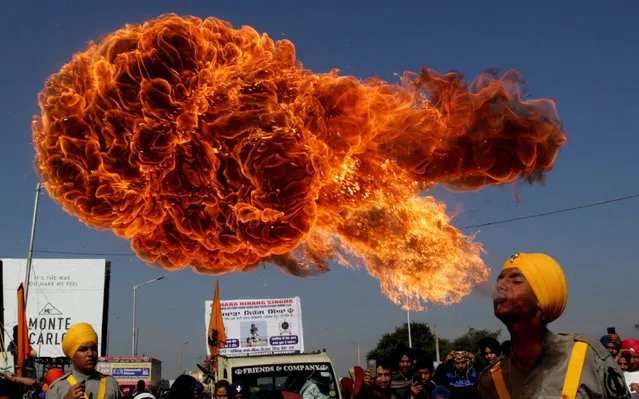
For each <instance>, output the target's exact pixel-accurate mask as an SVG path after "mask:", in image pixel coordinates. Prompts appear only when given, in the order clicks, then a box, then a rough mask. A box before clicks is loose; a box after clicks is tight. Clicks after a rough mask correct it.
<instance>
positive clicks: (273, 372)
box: [231, 363, 339, 399]
mask: <svg viewBox="0 0 639 399" xmlns="http://www.w3.org/2000/svg"><path fill="white" fill-rule="evenodd" d="M231 372H232V374H233V382H234V383H241V384H242V385H243V386H244V388H245V389H246V390H247V391H248V392H245V393H244V399H337V398H338V395H339V394H338V391H339V390H338V386H337V381H335V375H334V373H333V368H332V367H331V364H330V363H294V364H268V365H263V366H259V365H256V366H247V367H236V368H233V369H232V370H231Z"/></svg>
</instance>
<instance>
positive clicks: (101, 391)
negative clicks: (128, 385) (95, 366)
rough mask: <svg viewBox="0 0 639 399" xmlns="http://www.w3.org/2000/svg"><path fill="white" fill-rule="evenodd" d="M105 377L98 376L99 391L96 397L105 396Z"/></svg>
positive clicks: (100, 398)
mask: <svg viewBox="0 0 639 399" xmlns="http://www.w3.org/2000/svg"><path fill="white" fill-rule="evenodd" d="M106 384H107V379H106V377H102V378H100V391H99V392H98V399H104V398H105V396H106Z"/></svg>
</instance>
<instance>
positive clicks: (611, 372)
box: [478, 253, 630, 399]
mask: <svg viewBox="0 0 639 399" xmlns="http://www.w3.org/2000/svg"><path fill="white" fill-rule="evenodd" d="M567 300H568V284H567V282H566V277H565V275H564V272H563V270H562V269H561V266H560V265H559V263H557V262H556V261H555V260H554V259H553V258H551V257H550V256H548V255H544V254H523V253H520V254H515V255H513V256H511V257H510V258H509V259H508V260H507V261H506V263H505V264H504V266H503V267H502V269H501V273H500V274H499V277H498V278H497V287H496V288H495V293H494V297H493V306H494V311H495V316H496V317H497V318H498V319H499V320H501V321H502V322H503V323H504V324H505V325H506V328H508V331H509V332H510V338H511V342H510V348H509V349H508V350H507V351H506V352H505V353H504V354H503V355H502V357H501V358H500V359H499V361H498V362H497V363H496V364H495V365H493V366H491V367H490V368H488V369H487V370H485V371H484V372H483V373H482V375H481V376H480V380H479V384H478V393H479V397H481V398H495V399H510V398H513V399H514V398H531V399H534V398H562V399H568V398H576V397H580V398H630V393H629V392H628V390H627V388H626V386H625V384H624V379H623V375H622V373H621V371H620V370H619V368H618V366H617V363H616V362H615V361H614V359H613V358H612V357H611V356H610V353H608V351H607V350H606V349H605V348H604V347H603V346H602V345H601V344H600V343H599V342H598V341H595V340H591V339H589V338H587V337H584V336H580V335H575V334H554V333H552V332H550V331H549V330H548V328H547V326H548V324H549V323H551V322H553V321H555V320H556V319H557V318H559V317H560V316H561V314H562V313H563V312H564V309H565V308H566V302H567Z"/></svg>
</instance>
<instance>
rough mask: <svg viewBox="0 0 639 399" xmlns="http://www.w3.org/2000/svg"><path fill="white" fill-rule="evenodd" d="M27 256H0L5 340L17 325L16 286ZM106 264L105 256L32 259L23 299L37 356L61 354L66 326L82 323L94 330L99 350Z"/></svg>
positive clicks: (103, 329) (103, 322) (105, 299)
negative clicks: (94, 257) (13, 257)
mask: <svg viewBox="0 0 639 399" xmlns="http://www.w3.org/2000/svg"><path fill="white" fill-rule="evenodd" d="M26 265H27V260H26V259H2V283H3V286H2V288H3V300H4V323H5V324H4V325H5V329H6V332H7V333H8V334H7V335H5V339H6V341H5V342H9V340H10V339H11V337H10V334H11V333H12V331H13V326H15V325H17V323H18V299H17V289H18V287H19V286H20V283H22V282H24V278H25V273H26ZM108 269H109V266H108V262H107V261H106V260H104V259H33V262H32V264H31V279H30V283H29V297H28V302H27V320H28V327H29V341H30V342H31V346H32V347H33V348H34V349H35V350H36V351H37V352H38V356H41V357H61V356H64V353H62V338H63V337H64V334H66V332H67V330H68V329H69V327H71V326H72V325H73V324H75V323H80V322H85V323H89V324H91V325H92V326H93V328H94V329H95V331H96V332H97V333H98V348H101V350H100V352H102V353H103V352H104V349H105V345H103V336H102V335H103V333H105V332H106V327H107V326H106V319H107V318H106V312H108V288H107V287H108V281H107V280H108V274H109V270H108Z"/></svg>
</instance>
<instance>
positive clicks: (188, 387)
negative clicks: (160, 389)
mask: <svg viewBox="0 0 639 399" xmlns="http://www.w3.org/2000/svg"><path fill="white" fill-rule="evenodd" d="M169 398H170V399H197V380H196V379H195V378H193V377H191V376H190V375H186V374H182V375H181V376H179V377H178V378H176V379H175V381H173V385H171V390H170V391H169Z"/></svg>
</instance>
